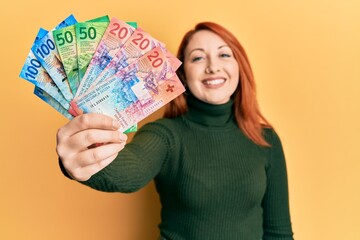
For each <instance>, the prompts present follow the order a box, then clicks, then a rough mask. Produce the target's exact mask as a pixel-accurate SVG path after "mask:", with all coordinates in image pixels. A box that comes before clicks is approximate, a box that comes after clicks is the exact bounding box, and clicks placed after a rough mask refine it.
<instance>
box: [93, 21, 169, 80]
mask: <svg viewBox="0 0 360 240" xmlns="http://www.w3.org/2000/svg"><path fill="white" fill-rule="evenodd" d="M159 46H162V47H163V48H164V49H165V44H163V43H161V42H159V41H158V40H156V39H155V38H153V37H152V36H151V35H150V34H149V33H147V32H145V31H144V30H143V29H141V28H137V29H136V30H135V32H134V33H133V34H132V35H131V36H130V38H129V39H128V41H126V43H125V44H124V46H123V47H122V48H120V49H119V51H118V52H117V53H116V54H115V56H114V58H113V59H112V60H111V61H110V63H109V64H108V65H107V66H106V67H105V69H104V70H103V71H102V72H101V74H100V75H99V76H98V77H97V78H96V79H95V80H94V83H93V85H96V84H98V83H100V82H102V81H104V80H105V79H107V78H109V77H111V76H112V75H114V74H115V73H116V72H118V71H120V70H121V69H123V68H125V67H127V66H129V65H130V64H131V63H132V62H134V61H136V60H137V59H138V58H139V57H141V56H142V55H144V54H145V53H147V52H149V51H150V50H151V49H153V48H155V47H159Z"/></svg>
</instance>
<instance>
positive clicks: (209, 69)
mask: <svg viewBox="0 0 360 240" xmlns="http://www.w3.org/2000/svg"><path fill="white" fill-rule="evenodd" d="M216 72H220V64H219V63H218V62H217V61H216V60H214V59H209V60H208V63H207V66H206V68H205V73H206V74H214V73H216Z"/></svg>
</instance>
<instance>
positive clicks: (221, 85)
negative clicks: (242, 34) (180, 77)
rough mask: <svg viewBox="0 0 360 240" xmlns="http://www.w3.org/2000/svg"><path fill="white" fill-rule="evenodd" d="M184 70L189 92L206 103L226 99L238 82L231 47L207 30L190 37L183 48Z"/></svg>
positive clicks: (224, 101)
mask: <svg viewBox="0 0 360 240" xmlns="http://www.w3.org/2000/svg"><path fill="white" fill-rule="evenodd" d="M184 70H185V77H186V82H187V85H188V87H189V89H190V91H191V93H192V94H193V95H194V96H195V97H196V98H198V99H199V100H201V101H203V102H207V103H210V104H223V103H226V102H228V101H229V100H230V97H231V95H232V94H233V93H234V92H235V90H236V88H237V85H238V83H239V65H238V63H237V61H236V60H235V58H234V56H233V52H232V50H231V49H230V47H229V46H228V45H227V44H226V43H225V42H224V40H223V39H222V38H221V37H219V36H218V35H217V34H215V33H213V32H211V31H208V30H201V31H198V32H196V33H195V34H194V35H193V36H192V37H191V39H190V41H189V43H188V45H187V47H186V49H185V58H184Z"/></svg>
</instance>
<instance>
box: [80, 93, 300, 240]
mask: <svg viewBox="0 0 360 240" xmlns="http://www.w3.org/2000/svg"><path fill="white" fill-rule="evenodd" d="M188 104H189V112H188V113H186V114H185V115H184V116H181V117H178V118H175V119H161V120H158V121H156V122H153V123H148V124H146V125H145V126H144V127H142V128H141V129H140V130H139V131H138V133H137V134H136V135H135V137H134V139H133V141H132V142H131V143H129V144H128V145H127V146H126V148H125V149H124V150H122V151H121V152H120V154H119V156H118V157H117V159H116V160H115V161H114V162H113V163H111V164H110V165H109V166H108V167H106V168H105V169H104V170H102V171H101V172H99V173H97V174H95V175H94V176H92V177H91V179H90V180H88V181H87V182H83V183H84V184H86V185H88V186H91V187H93V188H95V189H98V190H101V191H119V192H133V191H136V190H138V189H140V188H141V187H143V186H145V185H146V184H147V183H148V182H149V181H151V180H152V179H154V178H155V184H156V188H157V190H158V192H159V194H160V200H161V204H162V210H161V217H162V222H161V223H160V225H159V227H160V231H161V234H162V235H163V236H164V237H165V238H166V239H169V240H260V239H264V240H292V239H293V238H292V228H291V223H290V214H289V205H288V186H287V176H286V165H285V159H284V154H283V150H282V146H281V142H280V140H279V138H278V136H277V135H276V133H275V132H274V131H273V130H270V129H265V130H264V134H265V137H266V139H267V140H268V141H269V143H270V144H271V145H272V146H271V147H260V146H257V145H256V144H254V143H253V142H252V141H250V140H249V139H248V138H247V137H246V136H245V135H244V134H243V133H242V131H241V130H240V129H239V128H238V127H237V125H236V123H235V121H234V117H233V115H232V102H229V103H226V104H223V105H210V104H206V103H203V102H201V101H198V100H196V99H195V98H193V97H188Z"/></svg>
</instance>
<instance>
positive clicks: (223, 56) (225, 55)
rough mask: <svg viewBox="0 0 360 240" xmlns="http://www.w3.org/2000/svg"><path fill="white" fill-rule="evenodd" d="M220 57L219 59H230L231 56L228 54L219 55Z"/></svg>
mask: <svg viewBox="0 0 360 240" xmlns="http://www.w3.org/2000/svg"><path fill="white" fill-rule="evenodd" d="M220 57H221V58H230V57H231V54H229V53H221V54H220Z"/></svg>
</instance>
